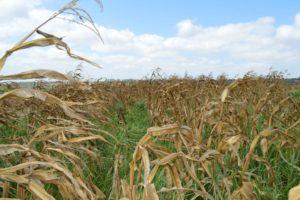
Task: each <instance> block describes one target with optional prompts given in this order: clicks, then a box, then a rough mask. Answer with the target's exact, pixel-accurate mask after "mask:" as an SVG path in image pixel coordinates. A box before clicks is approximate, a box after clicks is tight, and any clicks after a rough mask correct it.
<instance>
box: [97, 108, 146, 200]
mask: <svg viewBox="0 0 300 200" xmlns="http://www.w3.org/2000/svg"><path fill="white" fill-rule="evenodd" d="M120 112H121V113H120ZM122 112H123V113H122ZM122 115H123V117H121V116H122ZM123 120H124V121H123ZM98 127H99V128H100V129H103V130H105V131H108V132H109V133H111V134H113V135H114V136H115V137H116V138H117V140H118V141H119V143H117V142H115V141H111V142H112V143H113V145H109V144H104V145H103V143H101V144H99V145H100V146H99V149H100V152H101V155H100V157H101V158H102V161H101V169H98V168H96V169H95V170H96V171H95V174H97V176H95V177H94V181H95V182H96V184H97V185H98V186H99V188H101V190H102V191H103V192H104V193H105V195H106V196H107V197H108V196H109V194H110V192H111V185H112V181H113V170H114V159H115V154H117V153H119V154H120V155H121V158H120V163H119V167H120V168H119V175H120V178H122V179H127V180H128V176H129V163H130V161H131V160H132V154H133V152H134V149H135V146H136V143H137V142H138V141H139V140H140V139H141V138H142V137H143V136H144V134H145V133H146V131H147V128H148V127H150V116H149V113H148V110H147V108H146V106H145V104H144V103H143V102H137V103H135V104H134V105H133V106H132V107H129V108H127V109H125V108H124V106H123V105H122V103H118V104H117V105H116V106H115V107H114V108H112V110H111V118H110V122H109V123H108V124H106V125H103V124H99V123H98ZM98 170H99V171H98Z"/></svg>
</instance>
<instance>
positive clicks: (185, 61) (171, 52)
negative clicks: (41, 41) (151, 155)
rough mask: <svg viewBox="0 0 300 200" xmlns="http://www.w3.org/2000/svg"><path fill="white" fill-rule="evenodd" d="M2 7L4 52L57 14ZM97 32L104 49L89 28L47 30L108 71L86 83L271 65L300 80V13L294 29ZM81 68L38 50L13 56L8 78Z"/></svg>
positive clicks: (255, 25) (271, 25)
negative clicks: (45, 70) (166, 33)
mask: <svg viewBox="0 0 300 200" xmlns="http://www.w3.org/2000/svg"><path fill="white" fill-rule="evenodd" d="M21 2H23V4H21ZM0 7H1V8H2V7H5V8H6V9H5V10H6V11H5V12H2V13H0V50H1V52H2V53H3V52H4V51H5V50H7V48H8V47H9V45H13V44H14V42H15V41H17V40H18V39H20V37H21V36H22V35H24V34H25V33H27V32H28V31H30V30H31V29H32V27H35V26H36V25H38V24H39V23H41V22H42V21H43V20H44V19H46V18H47V17H48V16H49V15H50V14H51V13H52V11H51V10H48V9H46V8H43V4H42V0H33V1H30V3H27V1H26V3H24V1H21V0H2V1H0ZM8 19H9V20H8ZM12 24H13V25H12ZM98 27H99V29H100V32H101V35H102V37H103V39H104V42H105V44H104V45H103V44H101V41H100V40H99V38H97V37H96V36H95V35H94V34H93V33H91V32H89V31H88V30H87V29H85V28H83V27H80V26H78V25H76V24H70V23H68V22H66V21H62V20H56V21H55V22H53V23H50V24H49V25H47V27H45V28H44V29H43V30H46V31H47V32H49V33H54V34H55V35H57V36H66V37H65V38H64V40H65V41H67V42H68V43H69V44H70V46H71V47H73V49H75V50H76V52H77V51H78V52H80V53H81V55H85V56H87V57H89V58H92V59H94V60H95V61H97V62H98V63H100V64H101V65H102V66H103V69H101V70H99V69H95V68H93V67H91V66H88V65H86V67H85V69H84V71H85V75H86V77H87V78H100V77H108V78H112V77H113V78H141V77H143V76H144V75H146V74H149V73H150V72H151V70H152V69H154V68H155V67H161V68H162V69H163V71H164V72H166V73H168V74H179V75H183V74H184V73H185V72H188V73H190V74H191V75H200V74H208V73H210V72H213V73H214V74H215V75H217V74H221V73H227V74H229V75H232V76H234V75H236V74H244V73H246V72H248V71H250V70H253V71H256V72H258V73H268V70H269V68H270V67H271V66H272V67H273V68H274V69H278V70H284V69H287V70H288V71H289V72H291V74H292V75H291V76H300V68H299V66H298V65H299V63H300V57H299V53H300V48H299V44H300V13H299V14H297V15H296V16H295V20H294V23H293V24H285V25H280V26H277V25H276V24H275V19H274V18H272V17H263V18H260V19H257V20H255V21H251V22H247V23H235V24H225V25H222V26H212V27H204V26H201V25H198V24H195V23H194V22H193V21H191V20H183V21H181V22H178V23H177V33H176V34H175V35H174V36H172V37H164V36H160V35H156V34H147V33H145V34H135V33H134V32H132V31H130V29H125V30H117V29H113V28H107V27H103V26H100V25H98ZM78 63H79V62H78V61H74V60H71V59H69V58H68V57H67V56H66V55H65V54H64V53H62V52H61V51H59V50H57V49H55V48H44V49H39V48H35V49H32V50H29V51H23V52H18V53H16V54H14V55H13V56H12V58H10V59H9V60H8V63H7V65H6V66H5V68H4V71H3V73H5V74H11V73H16V72H20V71H24V70H28V69H34V68H49V69H55V70H59V71H62V72H66V71H70V70H73V69H74V68H75V66H76V64H78Z"/></svg>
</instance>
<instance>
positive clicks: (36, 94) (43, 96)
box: [0, 89, 90, 123]
mask: <svg viewBox="0 0 300 200" xmlns="http://www.w3.org/2000/svg"><path fill="white" fill-rule="evenodd" d="M11 97H18V98H21V99H28V98H36V99H39V100H41V101H43V102H45V103H48V104H55V105H58V106H59V107H60V108H62V110H63V111H64V113H65V114H66V115H67V116H68V117H70V118H73V119H77V120H80V121H84V122H88V123H90V122H89V121H88V120H86V119H84V117H82V116H81V115H79V114H77V113H76V112H75V111H74V110H73V109H71V108H70V107H69V106H68V104H67V103H66V102H64V101H63V100H61V99H59V98H57V97H55V96H53V95H51V94H49V93H47V92H42V91H39V90H34V89H15V90H12V91H9V92H6V93H4V94H2V95H1V96H0V101H1V100H4V99H8V98H11Z"/></svg>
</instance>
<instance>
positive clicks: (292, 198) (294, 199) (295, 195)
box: [289, 185, 300, 200]
mask: <svg viewBox="0 0 300 200" xmlns="http://www.w3.org/2000/svg"><path fill="white" fill-rule="evenodd" d="M299 199H300V185H297V186H295V187H293V188H292V189H290V191H289V200H299Z"/></svg>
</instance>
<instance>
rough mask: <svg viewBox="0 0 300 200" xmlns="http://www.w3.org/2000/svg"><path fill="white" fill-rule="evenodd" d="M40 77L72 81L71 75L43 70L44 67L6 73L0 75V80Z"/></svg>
mask: <svg viewBox="0 0 300 200" xmlns="http://www.w3.org/2000/svg"><path fill="white" fill-rule="evenodd" d="M40 78H51V79H56V80H62V81H67V80H68V81H74V79H73V78H72V77H71V76H68V75H65V74H62V73H59V72H56V71H54V70H45V69H38V70H31V71H26V72H22V73H19V74H13V75H7V76H0V80H15V79H19V80H20V79H40Z"/></svg>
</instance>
